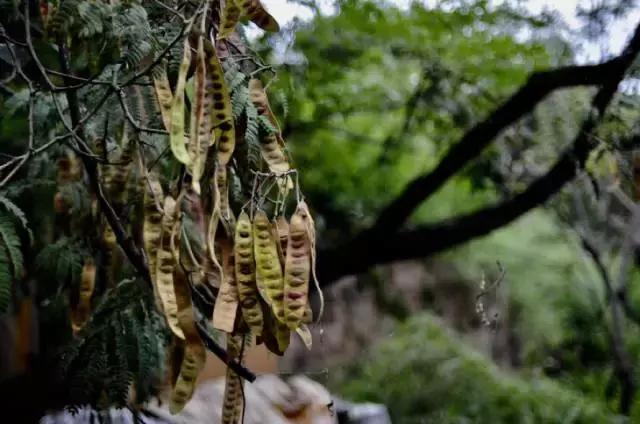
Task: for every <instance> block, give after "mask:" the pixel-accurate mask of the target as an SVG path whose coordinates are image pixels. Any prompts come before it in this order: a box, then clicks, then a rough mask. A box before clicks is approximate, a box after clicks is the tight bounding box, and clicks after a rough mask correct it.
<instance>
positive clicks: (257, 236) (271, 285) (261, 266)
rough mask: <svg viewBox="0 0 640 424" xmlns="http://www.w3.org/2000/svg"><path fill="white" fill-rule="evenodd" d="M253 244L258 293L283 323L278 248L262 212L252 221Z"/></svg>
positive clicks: (282, 294) (282, 285)
mask: <svg viewBox="0 0 640 424" xmlns="http://www.w3.org/2000/svg"><path fill="white" fill-rule="evenodd" d="M253 243H254V253H255V257H256V282H257V285H258V289H259V291H260V293H261V294H262V293H264V294H265V295H266V298H265V300H266V301H267V303H268V304H269V306H271V309H272V310H273V313H274V314H275V316H276V318H277V319H278V320H280V321H281V322H284V319H285V317H284V302H283V301H284V281H283V278H282V267H281V265H280V259H279V258H278V247H277V244H276V240H275V238H274V236H273V232H272V228H271V224H270V222H269V218H267V214H266V213H264V211H258V212H256V214H255V217H254V221H253Z"/></svg>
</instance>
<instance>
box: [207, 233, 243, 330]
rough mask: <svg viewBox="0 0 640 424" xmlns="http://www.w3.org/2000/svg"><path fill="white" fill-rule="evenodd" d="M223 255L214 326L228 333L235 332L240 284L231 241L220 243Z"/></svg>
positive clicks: (214, 308) (214, 311)
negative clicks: (236, 275)
mask: <svg viewBox="0 0 640 424" xmlns="http://www.w3.org/2000/svg"><path fill="white" fill-rule="evenodd" d="M220 251H221V256H222V270H223V272H222V283H221V284H220V290H219V291H218V297H216V303H215V306H214V307H213V327H214V328H217V329H218V330H222V331H225V332H227V333H232V332H233V327H234V324H235V321H236V314H237V312H238V286H237V283H236V278H235V263H234V256H233V246H232V245H231V241H229V240H227V239H225V240H223V241H222V242H221V243H220Z"/></svg>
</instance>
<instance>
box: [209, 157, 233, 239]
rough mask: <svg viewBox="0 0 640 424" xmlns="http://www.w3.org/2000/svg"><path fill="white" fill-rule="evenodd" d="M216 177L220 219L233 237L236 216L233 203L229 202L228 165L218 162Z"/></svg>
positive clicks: (228, 233) (228, 234)
mask: <svg viewBox="0 0 640 424" xmlns="http://www.w3.org/2000/svg"><path fill="white" fill-rule="evenodd" d="M214 177H215V184H216V191H215V193H216V194H217V195H218V198H217V202H218V205H219V208H220V219H221V220H222V225H223V227H224V229H225V231H226V232H227V236H229V237H233V234H234V232H235V230H234V228H235V225H236V218H235V216H234V215H233V211H232V210H231V205H230V204H229V174H228V172H227V167H226V166H223V165H220V164H218V166H217V167H216V171H215V175H214Z"/></svg>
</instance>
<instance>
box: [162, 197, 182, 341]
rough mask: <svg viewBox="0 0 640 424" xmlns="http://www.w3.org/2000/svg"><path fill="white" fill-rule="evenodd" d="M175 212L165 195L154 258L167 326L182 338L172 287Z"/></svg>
mask: <svg viewBox="0 0 640 424" xmlns="http://www.w3.org/2000/svg"><path fill="white" fill-rule="evenodd" d="M175 213H176V201H175V200H173V198H172V197H170V196H167V197H166V198H165V199H164V215H163V217H162V236H161V242H160V248H159V249H158V258H157V259H156V281H157V283H156V285H157V287H158V294H159V295H160V300H161V301H162V309H163V311H164V316H165V318H166V319H167V323H168V324H169V328H170V329H171V331H172V332H173V334H175V335H176V336H177V337H178V338H180V339H184V332H183V331H182V328H181V327H180V324H179V322H178V304H177V300H176V294H175V290H174V287H173V272H174V271H175V268H176V266H177V258H176V256H175V255H174V252H173V251H172V248H171V240H172V236H173V230H174V226H175V223H176V219H175Z"/></svg>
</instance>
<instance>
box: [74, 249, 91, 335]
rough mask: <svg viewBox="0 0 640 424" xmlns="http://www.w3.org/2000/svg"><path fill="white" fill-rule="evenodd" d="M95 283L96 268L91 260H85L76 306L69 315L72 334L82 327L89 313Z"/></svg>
mask: <svg viewBox="0 0 640 424" xmlns="http://www.w3.org/2000/svg"><path fill="white" fill-rule="evenodd" d="M95 283H96V266H95V264H94V263H93V259H87V261H86V262H85V263H84V266H83V267H82V275H81V277H80V290H79V296H78V297H79V299H78V305H77V306H76V308H75V309H74V310H73V312H72V314H71V321H72V326H73V332H74V333H77V332H78V331H80V330H81V329H82V327H84V325H85V323H86V322H87V320H88V319H89V313H90V312H91V296H92V295H93V289H94V287H95Z"/></svg>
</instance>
